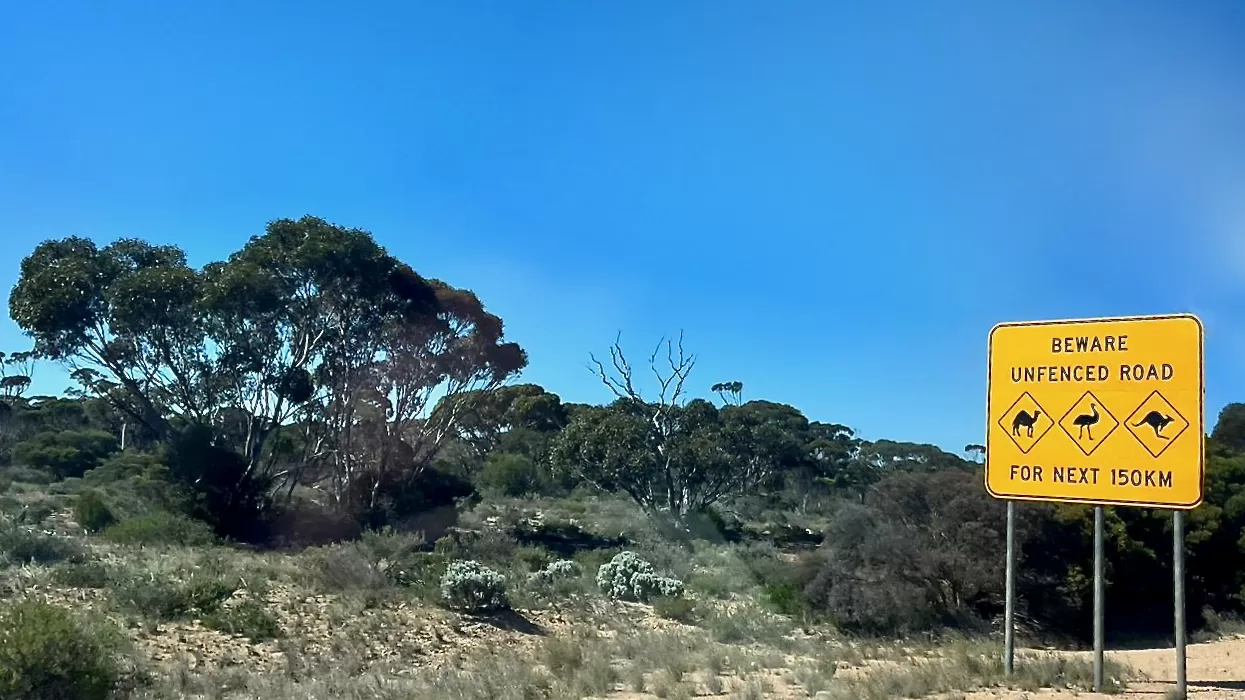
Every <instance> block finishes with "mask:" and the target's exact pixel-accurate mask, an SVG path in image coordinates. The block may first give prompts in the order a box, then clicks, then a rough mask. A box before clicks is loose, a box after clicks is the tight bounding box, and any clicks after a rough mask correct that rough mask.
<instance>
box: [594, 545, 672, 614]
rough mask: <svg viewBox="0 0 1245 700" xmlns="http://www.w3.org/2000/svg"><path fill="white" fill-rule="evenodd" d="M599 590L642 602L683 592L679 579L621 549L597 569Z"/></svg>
mask: <svg viewBox="0 0 1245 700" xmlns="http://www.w3.org/2000/svg"><path fill="white" fill-rule="evenodd" d="M597 585H598V586H600V587H601V591H602V592H603V593H605V594H606V595H607V596H609V597H611V598H615V599H618V600H633V601H639V602H646V601H648V600H650V599H651V598H653V597H655V596H663V597H671V598H672V597H676V596H680V595H682V594H683V582H682V581H680V580H678V579H676V578H670V577H668V576H659V575H657V573H656V572H654V571H653V565H652V564H650V563H648V562H647V561H645V560H643V559H641V558H640V556H639V555H638V554H636V553H635V552H621V553H619V554H617V555H615V556H614V558H613V559H611V560H609V561H608V562H606V563H604V564H602V565H601V568H600V569H598V570H597Z"/></svg>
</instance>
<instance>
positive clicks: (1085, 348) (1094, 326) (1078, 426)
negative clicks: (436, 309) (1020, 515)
mask: <svg viewBox="0 0 1245 700" xmlns="http://www.w3.org/2000/svg"><path fill="white" fill-rule="evenodd" d="M988 376H989V389H988V392H987V393H988V399H987V411H988V415H989V422H988V423H987V428H986V429H987V433H986V489H987V490H988V491H989V492H990V494H991V495H992V496H994V497H996V498H1007V499H1018V500H1035V501H1062V502H1071V503H1086V504H1095V505H1129V506H1143V507H1151V508H1175V509H1188V508H1193V507H1195V506H1197V505H1198V504H1199V503H1201V501H1202V482H1203V478H1202V475H1203V462H1204V455H1203V451H1204V445H1203V442H1204V440H1203V436H1204V434H1205V416H1204V406H1203V403H1204V401H1203V396H1204V390H1205V389H1204V382H1203V372H1202V323H1201V321H1199V320H1198V318H1197V317H1196V316H1192V315H1187V314H1180V315H1173V316H1139V317H1132V318H1100V319H1083V320H1075V321H1039V322H1032V323H1002V324H999V325H997V326H995V327H994V329H993V330H991V331H990V351H989V375H988Z"/></svg>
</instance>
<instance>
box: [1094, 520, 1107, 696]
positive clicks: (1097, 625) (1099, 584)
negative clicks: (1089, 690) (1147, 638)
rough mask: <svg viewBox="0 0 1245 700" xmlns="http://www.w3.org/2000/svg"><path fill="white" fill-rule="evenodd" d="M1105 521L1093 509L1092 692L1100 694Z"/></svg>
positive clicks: (1104, 579)
mask: <svg viewBox="0 0 1245 700" xmlns="http://www.w3.org/2000/svg"><path fill="white" fill-rule="evenodd" d="M1105 519H1106V517H1105V515H1104V513H1103V510H1102V506H1097V507H1096V508H1094V692H1095V693H1101V692H1102V681H1103V675H1104V673H1103V658H1102V653H1103V646H1104V636H1105V635H1104V623H1105V622H1106V619H1105V617H1106V616H1105V614H1104V612H1103V609H1102V608H1103V602H1104V598H1106V590H1107V583H1106V576H1105V575H1104V573H1105V572H1104V571H1103V569H1104V568H1106V567H1105V566H1104V563H1105V562H1104V561H1103V559H1104V557H1103V546H1102V531H1103V521H1104V520H1105Z"/></svg>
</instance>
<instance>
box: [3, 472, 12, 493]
mask: <svg viewBox="0 0 1245 700" xmlns="http://www.w3.org/2000/svg"><path fill="white" fill-rule="evenodd" d="M11 488H13V479H12V478H11V477H10V476H9V475H8V474H0V494H3V493H8V491H9V489H11Z"/></svg>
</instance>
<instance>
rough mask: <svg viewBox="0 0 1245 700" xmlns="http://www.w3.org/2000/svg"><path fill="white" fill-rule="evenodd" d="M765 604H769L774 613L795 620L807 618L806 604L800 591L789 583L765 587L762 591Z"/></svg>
mask: <svg viewBox="0 0 1245 700" xmlns="http://www.w3.org/2000/svg"><path fill="white" fill-rule="evenodd" d="M763 594H764V596H765V602H766V603H768V604H769V606H770V607H771V608H773V610H774V611H775V612H778V613H781V614H783V615H789V616H791V617H794V618H796V619H803V618H806V617H807V616H808V602H807V600H805V598H804V596H803V595H802V593H801V591H800V589H799V588H798V587H796V586H795V585H794V584H791V583H775V584H770V585H768V586H765V587H764V589H763Z"/></svg>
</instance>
